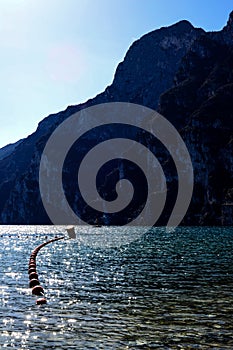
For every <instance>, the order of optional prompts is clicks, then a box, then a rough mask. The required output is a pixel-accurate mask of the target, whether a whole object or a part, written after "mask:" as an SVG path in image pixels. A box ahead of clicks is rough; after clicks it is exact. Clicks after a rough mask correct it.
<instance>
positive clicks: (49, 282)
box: [0, 226, 233, 350]
mask: <svg viewBox="0 0 233 350" xmlns="http://www.w3.org/2000/svg"><path fill="white" fill-rule="evenodd" d="M92 230H93V231H92V233H93V234H94V237H97V241H98V237H100V236H98V235H100V232H101V230H102V228H92ZM109 230H110V231H109V234H110V233H111V230H112V233H113V234H114V235H115V238H116V235H117V234H118V233H119V234H120V230H121V229H120V228H111V229H109ZM127 230H129V231H128V234H130V235H132V236H133V235H134V234H136V236H135V238H138V237H139V236H138V232H136V230H135V229H134V228H132V227H131V228H128V229H127ZM64 232H65V230H64V228H63V227H48V226H37V227H35V226H1V227H0V235H1V237H0V242H1V244H0V349H4V348H10V349H14V348H15V349H38V350H42V349H185V350H186V349H231V350H232V349H233V326H232V324H233V315H232V314H233V311H232V310H233V298H232V297H233V257H232V251H233V230H232V228H177V229H176V231H175V232H173V233H172V232H170V233H168V232H166V231H165V229H163V228H154V229H152V230H150V231H149V232H148V233H146V234H144V235H142V236H141V237H139V238H138V239H137V240H136V241H133V242H131V243H127V244H125V245H119V246H118V247H112V248H108V249H107V248H104V247H98V245H97V246H87V245H86V242H85V241H83V240H77V241H75V240H72V241H71V240H68V239H66V240H61V241H58V242H54V243H51V244H49V245H47V246H46V247H44V248H43V249H42V250H41V251H40V252H39V254H38V257H37V270H38V274H39V279H40V282H41V285H42V286H43V287H44V289H45V293H46V298H47V300H48V304H47V305H43V306H38V305H36V303H35V301H36V297H34V296H32V295H31V290H30V289H29V288H28V273H27V269H28V259H29V256H30V253H31V251H32V250H33V249H34V248H35V247H36V246H37V245H39V244H40V243H43V242H44V241H46V239H50V238H54V237H55V235H62V234H64ZM83 232H85V228H83ZM117 232H118V233H117ZM46 236H47V237H46ZM121 239H122V237H121Z"/></svg>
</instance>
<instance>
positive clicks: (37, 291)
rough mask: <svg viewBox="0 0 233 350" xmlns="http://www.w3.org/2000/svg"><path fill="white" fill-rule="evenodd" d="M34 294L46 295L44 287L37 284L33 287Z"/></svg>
mask: <svg viewBox="0 0 233 350" xmlns="http://www.w3.org/2000/svg"><path fill="white" fill-rule="evenodd" d="M32 294H34V295H44V289H43V288H42V287H41V286H40V285H37V286H35V287H33V288H32Z"/></svg>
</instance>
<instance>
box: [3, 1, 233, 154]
mask: <svg viewBox="0 0 233 350" xmlns="http://www.w3.org/2000/svg"><path fill="white" fill-rule="evenodd" d="M231 10H233V4H231V1H229V0H221V1H217V0H206V1H203V0H177V1H175V0H174V1H173V0H0V49H1V57H0V60H1V65H0V96H1V105H0V123H1V124H0V147H2V146H4V145H6V144H8V143H11V142H15V141H17V140H18V139H20V138H23V137H26V136H27V135H28V134H30V133H32V132H33V131H34V130H35V129H36V127H37V124H38V122H39V121H40V120H42V119H43V118H44V117H46V116H47V115H48V114H50V113H54V112H58V111H60V110H62V109H65V108H66V106H67V105H70V104H78V103H80V102H84V101H86V100H87V99H89V98H91V97H94V96H95V95H96V94H97V93H99V92H101V91H103V90H104V88H105V87H106V86H107V85H109V84H111V82H112V80H113V76H114V72H115V69H116V66H117V64H118V63H119V62H120V61H122V60H123V58H124V55H125V53H126V51H127V49H128V48H129V46H130V44H131V43H132V42H133V41H134V40H136V39H138V38H140V37H141V36H142V35H143V34H145V33H147V32H149V31H152V30H154V29H157V28H160V27H161V26H168V25H170V24H173V23H175V22H177V21H179V20H181V19H187V20H189V21H190V22H192V24H193V25H194V26H196V27H202V28H204V29H205V30H220V29H221V28H222V27H223V26H224V25H225V24H226V22H227V19H228V16H229V13H230V12H231Z"/></svg>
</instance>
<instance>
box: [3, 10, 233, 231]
mask: <svg viewBox="0 0 233 350" xmlns="http://www.w3.org/2000/svg"><path fill="white" fill-rule="evenodd" d="M232 96H233V12H232V13H231V14H230V17H229V20H228V23H227V25H226V26H225V27H224V28H223V29H222V30H221V31H218V32H205V31H204V30H203V29H200V28H194V27H193V26H192V24H190V23H189V22H188V21H181V22H178V23H176V24H174V25H172V26H170V27H164V28H161V29H158V30H155V31H153V32H150V33H148V34H146V35H144V36H143V37H142V38H140V39H139V40H137V41H135V42H134V43H133V44H132V46H131V47H130V48H129V50H128V52H127V53H126V56H125V58H124V60H123V62H121V63H120V64H119V65H118V67H117V69H116V73H115V76H114V80H113V82H112V84H111V85H110V86H108V87H107V88H106V89H105V91H104V92H102V93H100V94H99V95H97V96H96V97H95V98H93V99H90V100H88V101H87V102H86V103H83V104H79V105H74V106H69V107H67V109H66V110H65V111H62V112H59V113H56V114H52V115H49V116H48V117H46V118H45V119H43V120H42V121H41V122H40V123H39V125H38V128H37V130H36V131H35V132H34V133H33V134H32V135H30V136H29V137H27V138H26V139H24V140H22V142H20V143H19V145H17V147H15V148H14V151H12V152H10V153H9V155H8V156H7V157H4V158H2V159H1V157H0V193H1V198H0V215H1V216H0V217H1V223H4V224H46V223H49V222H50V221H49V219H48V217H47V214H46V212H45V210H44V208H43V205H42V202H41V198H40V194H39V186H38V173H39V163H40V158H41V153H42V151H43V149H44V146H45V144H46V141H47V140H48V138H49V136H50V135H51V133H52V131H53V130H54V129H55V128H56V127H57V126H58V125H59V124H60V123H61V122H62V121H64V120H65V119H66V118H68V117H69V116H71V115H72V114H73V113H75V112H77V111H80V110H81V109H83V108H86V107H89V106H93V105H96V104H99V103H105V102H119V101H120V102H131V103H137V104H140V105H144V106H147V107H149V108H152V109H155V110H157V111H158V112H159V113H161V114H162V115H163V116H164V117H166V118H167V119H168V120H169V121H170V122H171V123H172V124H173V125H174V126H175V127H176V128H177V130H178V131H179V132H180V134H181V135H182V137H183V139H184V141H185V143H186V146H187V148H188V150H189V152H190V156H191V159H192V163H193V167H194V193H193V198H192V201H191V205H190V207H189V210H188V212H187V214H186V216H185V218H184V219H183V221H182V224H183V225H232V224H233V215H232V214H233V209H232V208H233V206H232V203H233V181H232V180H233V179H232V170H233V169H232V168H233V161H232V160H233V154H232V153H233V147H232V144H233V128H232V125H233V112H232V111H233V99H232ZM121 129H122V128H121ZM126 129H127V128H125V129H124V128H123V130H119V129H118V130H117V131H118V132H119V131H120V132H121V136H122V137H124V136H126V135H128V136H129V135H131V137H132V138H134V137H137V138H138V140H139V141H140V142H142V143H144V144H145V145H146V146H147V147H148V148H150V149H151V150H153V151H154V152H155V153H156V156H157V157H158V159H159V160H160V161H161V164H162V166H163V167H164V168H166V175H167V176H166V178H167V181H168V201H167V202H166V206H165V209H164V212H163V214H162V217H161V218H160V220H159V221H158V224H161V225H164V224H166V222H167V219H168V217H169V213H170V212H171V208H172V205H173V204H174V198H175V195H176V193H177V184H176V180H177V176H176V174H174V166H173V164H172V161H171V160H169V155H168V154H167V152H166V150H164V149H163V148H162V147H161V145H156V147H155V145H154V141H153V140H151V138H150V135H144V134H143V133H139V134H138V133H136V132H135V130H131V129H127V130H126ZM104 134H106V135H107V136H106V139H107V138H109V137H119V135H118V134H116V131H114V130H113V129H111V128H108V129H106V130H105V133H104ZM98 141H103V133H101V135H100V134H98V133H97V132H96V131H93V132H92V133H91V134H90V135H88V136H87V137H86V139H85V138H84V139H83V142H82V143H81V144H78V145H74V147H73V151H72V150H71V154H70V157H71V158H70V159H71V161H70V163H72V160H75V161H77V159H76V158H75V155H76V157H77V154H79V156H78V158H80V159H81V156H82V155H83V154H85V153H86V152H87V150H88V149H89V148H90V147H91V146H93V145H95V144H97V143H98ZM72 152H73V153H72ZM0 155H1V150H0ZM120 168H122V169H123V173H124V176H125V177H129V178H132V182H133V183H134V184H135V186H136V188H140V191H139V194H138V195H135V198H134V203H133V205H132V207H131V209H130V215H132V216H133V215H134V213H137V209H136V208H137V206H138V205H139V207H141V206H143V203H144V202H145V192H146V184H145V183H144V180H143V177H142V176H141V174H140V173H139V172H135V169H134V168H133V166H132V164H126V163H124V162H123V163H120V164H119V163H118V165H117V166H116V169H118V170H119V169H120ZM119 173H120V171H116V172H115V173H114V174H111V176H112V178H111V179H112V180H111V181H109V183H108V181H106V183H105V185H106V186H107V187H106V188H105V190H103V196H105V195H106V193H108V192H109V191H110V192H111V191H113V189H112V183H115V182H114V181H117V179H119V176H122V174H121V175H120V174H119ZM64 174H65V175H64V180H65V181H66V183H65V184H64V188H65V192H66V195H67V198H68V200H69V203H70V204H71V206H72V208H73V209H74V210H75V211H76V212H77V213H79V214H80V215H81V216H82V217H84V218H85V220H87V221H89V222H92V218H93V217H94V216H95V215H97V217H98V220H99V221H100V222H102V221H104V222H105V223H106V218H105V219H103V216H101V215H100V214H99V213H94V214H95V215H94V214H93V212H92V211H91V210H89V209H87V208H86V206H85V203H84V202H83V201H82V199H81V198H80V194H79V193H77V190H76V181H75V178H74V176H73V170H72V169H71V168H70V166H69V162H67V163H65V165H64ZM106 175H109V169H108V168H106V169H105V172H104V170H103V172H102V177H103V178H105V179H108V178H109V177H108V176H106ZM67 183H68V184H69V186H68V185H66V184H67ZM100 187H101V186H100ZM104 191H105V192H104ZM113 192H114V191H113ZM113 196H114V195H113ZM127 217H129V214H128V213H125V212H122V213H121V215H120V216H119V215H110V216H109V217H108V218H107V222H108V223H110V224H123V223H125V220H127Z"/></svg>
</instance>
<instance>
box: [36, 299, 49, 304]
mask: <svg viewBox="0 0 233 350" xmlns="http://www.w3.org/2000/svg"><path fill="white" fill-rule="evenodd" d="M36 304H37V305H43V304H47V300H46V299H45V298H39V299H37V301H36Z"/></svg>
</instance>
